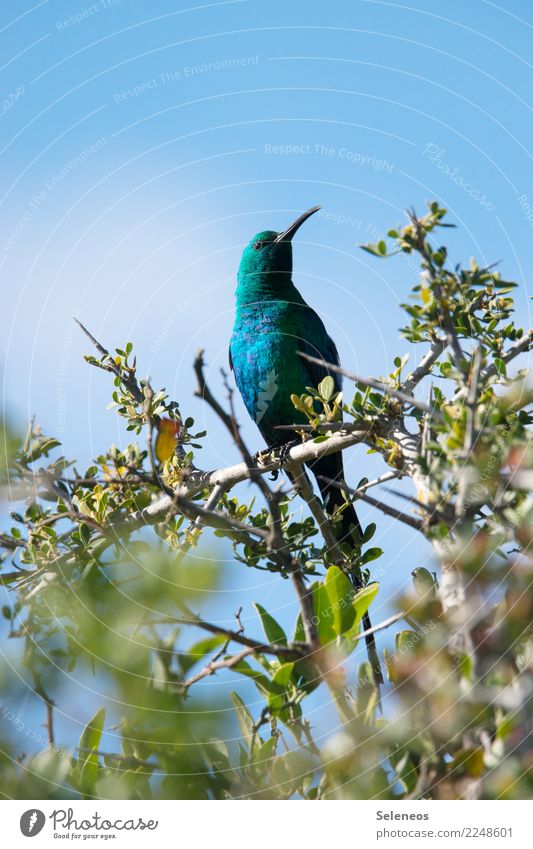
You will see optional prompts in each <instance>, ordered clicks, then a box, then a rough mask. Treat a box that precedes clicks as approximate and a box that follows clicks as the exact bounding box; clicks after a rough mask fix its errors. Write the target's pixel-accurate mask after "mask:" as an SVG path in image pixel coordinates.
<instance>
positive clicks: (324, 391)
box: [318, 374, 335, 401]
mask: <svg viewBox="0 0 533 849" xmlns="http://www.w3.org/2000/svg"><path fill="white" fill-rule="evenodd" d="M318 391H319V393H320V397H321V398H323V399H324V401H331V399H332V398H333V393H334V392H335V381H334V380H333V378H332V377H331V375H329V374H328V375H327V376H326V377H325V378H324V379H323V380H321V381H320V383H319V384H318Z"/></svg>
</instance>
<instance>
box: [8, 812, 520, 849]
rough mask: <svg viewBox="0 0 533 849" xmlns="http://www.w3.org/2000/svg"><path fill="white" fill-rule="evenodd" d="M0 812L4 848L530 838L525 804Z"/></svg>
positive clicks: (482, 842) (455, 842)
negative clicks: (75, 845)
mask: <svg viewBox="0 0 533 849" xmlns="http://www.w3.org/2000/svg"><path fill="white" fill-rule="evenodd" d="M304 804H305V810H304ZM237 806H238V807H239V808H240V810H238V811H237V810H236V807H237ZM1 812H2V822H3V827H2V844H3V845H4V846H6V847H10V849H11V847H13V846H17V847H18V846H25V847H28V846H33V847H34V849H40V848H41V847H48V846H55V847H57V846H60V845H62V844H64V843H66V841H69V843H68V844H67V845H69V846H70V845H72V843H77V844H79V845H85V846H86V845H87V844H91V845H97V846H101V845H102V842H103V841H104V842H105V843H106V844H107V845H110V844H111V845H112V846H117V847H118V846H122V847H126V846H158V847H159V846H163V847H167V846H168V847H193V849H203V847H206V849H207V847H216V849H236V847H237V849H248V847H250V849H273V846H274V847H275V849H285V847H289V846H293V847H295V846H299V845H302V842H303V841H305V844H304V845H305V846H306V849H314V847H317V849H319V847H320V849H328V847H332V846H333V845H338V846H340V845H342V846H346V847H348V849H349V848H350V847H354V849H368V847H373V846H378V847H397V849H402V847H410V849H416V847H417V846H418V847H420V849H430V847H431V846H435V847H436V849H437V847H447V846H453V847H455V849H461V847H471V849H475V847H481V846H483V847H485V846H489V847H507V846H508V847H520V849H522V847H523V849H525V847H526V846H527V847H529V846H531V842H532V836H531V824H530V823H528V822H527V819H526V818H527V816H528V814H529V816H531V802H529V801H517V802H503V801H500V802H489V801H487V802H484V801H480V802H398V803H391V802H375V801H372V802H359V801H354V802H316V803H313V802H307V803H301V804H298V803H297V802H294V803H292V804H291V803H290V802H258V801H256V802H252V801H242V802H200V801H198V802H185V801H168V802H162V801H156V802H136V801H127V802H124V801H120V800H118V801H108V800H107V801H72V802H63V801H42V802H39V801H36V802H34V803H30V802H28V801H20V802H19V801H6V802H4V803H3V805H2V808H1ZM528 834H529V837H528V836H527V835H528ZM33 838H35V843H31V842H30V841H31V840H32V839H33Z"/></svg>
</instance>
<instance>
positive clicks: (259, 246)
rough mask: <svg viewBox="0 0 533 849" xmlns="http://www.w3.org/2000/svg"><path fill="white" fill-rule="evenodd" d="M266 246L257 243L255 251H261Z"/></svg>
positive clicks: (262, 243)
mask: <svg viewBox="0 0 533 849" xmlns="http://www.w3.org/2000/svg"><path fill="white" fill-rule="evenodd" d="M264 244H265V243H264V242H256V243H255V245H254V251H260V250H261V248H262V247H263V245H264Z"/></svg>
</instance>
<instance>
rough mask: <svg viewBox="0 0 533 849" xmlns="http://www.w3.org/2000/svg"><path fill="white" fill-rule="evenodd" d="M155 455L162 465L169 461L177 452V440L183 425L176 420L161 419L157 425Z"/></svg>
mask: <svg viewBox="0 0 533 849" xmlns="http://www.w3.org/2000/svg"><path fill="white" fill-rule="evenodd" d="M157 430H158V433H157V438H156V441H155V455H156V457H157V459H158V460H159V462H160V463H164V462H165V460H169V459H170V458H171V457H172V455H173V454H174V451H175V450H176V439H177V437H178V435H179V432H180V430H181V424H180V422H178V421H175V420H174V419H161V420H160V421H159V422H158V425H157Z"/></svg>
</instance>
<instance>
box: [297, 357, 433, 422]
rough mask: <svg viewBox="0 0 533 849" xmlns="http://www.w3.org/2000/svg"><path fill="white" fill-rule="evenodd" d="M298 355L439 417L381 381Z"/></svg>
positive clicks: (423, 404)
mask: <svg viewBox="0 0 533 849" xmlns="http://www.w3.org/2000/svg"><path fill="white" fill-rule="evenodd" d="M298 353H299V354H300V356H301V357H303V359H304V360H308V361H309V362H310V363H316V364H317V365H321V366H323V367H324V368H327V369H328V371H333V372H335V374H342V375H343V377H346V378H347V379H348V380H352V381H353V382H354V383H362V384H363V385H364V386H370V387H371V388H372V389H377V390H379V392H383V393H384V394H385V395H390V396H391V398H396V400H397V401H401V403H402V404H407V405H409V406H410V407H415V408H416V409H417V410H420V411H421V412H422V413H428V415H431V416H434V417H435V418H437V419H438V418H440V417H441V413H440V411H439V410H436V409H435V408H432V407H430V406H429V405H428V404H426V403H425V402H424V401H419V400H418V399H417V398H414V397H413V396H412V395H408V394H407V392H402V391H401V389H395V388H394V387H392V386H388V384H386V383H383V382H382V381H381V380H374V378H373V377H360V375H358V374H354V373H353V372H351V371H347V370H346V369H345V368H342V366H338V365H335V363H328V362H326V361H325V360H322V359H320V358H319V357H312V356H311V355H310V354H304V353H303V352H302V351H298Z"/></svg>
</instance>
